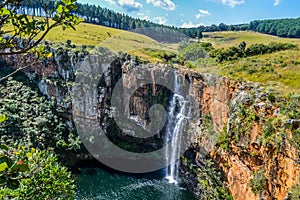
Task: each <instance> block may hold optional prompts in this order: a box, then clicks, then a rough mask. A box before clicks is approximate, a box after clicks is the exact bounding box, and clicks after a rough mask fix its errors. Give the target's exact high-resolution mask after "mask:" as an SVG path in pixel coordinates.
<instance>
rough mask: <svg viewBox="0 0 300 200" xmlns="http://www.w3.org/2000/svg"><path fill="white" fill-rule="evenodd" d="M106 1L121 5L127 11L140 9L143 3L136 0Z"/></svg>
mask: <svg viewBox="0 0 300 200" xmlns="http://www.w3.org/2000/svg"><path fill="white" fill-rule="evenodd" d="M105 1H106V2H108V3H110V4H112V5H116V4H118V6H120V7H121V8H123V9H124V10H125V11H127V12H131V11H139V10H140V9H141V8H142V7H143V5H142V4H141V3H140V2H136V1H135V0H105Z"/></svg>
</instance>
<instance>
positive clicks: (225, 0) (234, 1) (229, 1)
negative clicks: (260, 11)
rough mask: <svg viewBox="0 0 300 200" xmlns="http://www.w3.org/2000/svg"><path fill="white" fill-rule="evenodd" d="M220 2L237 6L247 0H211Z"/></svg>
mask: <svg viewBox="0 0 300 200" xmlns="http://www.w3.org/2000/svg"><path fill="white" fill-rule="evenodd" d="M211 1H215V2H218V3H222V4H224V5H227V6H231V7H233V8H234V7H235V6H236V5H240V4H244V3H245V0H211Z"/></svg>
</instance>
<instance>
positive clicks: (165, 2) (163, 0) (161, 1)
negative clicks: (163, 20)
mask: <svg viewBox="0 0 300 200" xmlns="http://www.w3.org/2000/svg"><path fill="white" fill-rule="evenodd" d="M147 3H148V4H149V3H152V4H153V5H154V6H155V7H160V8H163V9H165V10H175V8H176V5H175V4H174V3H173V2H172V1H171V0H147Z"/></svg>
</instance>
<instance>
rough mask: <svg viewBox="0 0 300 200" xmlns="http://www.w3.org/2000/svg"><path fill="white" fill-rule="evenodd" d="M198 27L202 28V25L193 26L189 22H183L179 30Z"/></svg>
mask: <svg viewBox="0 0 300 200" xmlns="http://www.w3.org/2000/svg"><path fill="white" fill-rule="evenodd" d="M199 26H203V24H202V23H199V24H193V22H191V21H189V22H184V23H183V24H182V25H181V26H180V27H181V28H196V27H199Z"/></svg>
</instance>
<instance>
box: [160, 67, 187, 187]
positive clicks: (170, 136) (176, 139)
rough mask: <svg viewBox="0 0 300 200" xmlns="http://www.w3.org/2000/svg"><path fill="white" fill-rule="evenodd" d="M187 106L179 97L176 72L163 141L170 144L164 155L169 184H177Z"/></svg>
mask: <svg viewBox="0 0 300 200" xmlns="http://www.w3.org/2000/svg"><path fill="white" fill-rule="evenodd" d="M187 104H188V101H186V100H185V99H184V97H183V96H181V95H180V87H179V84H178V77H177V73H176V71H174V94H173V96H172V99H171V100H170V106H169V110H168V118H167V120H168V121H167V125H166V140H165V143H166V144H168V143H170V145H169V148H166V154H165V159H166V163H167V164H170V165H169V166H168V167H167V169H166V179H168V181H169V183H175V184H177V183H178V173H179V164H180V163H179V160H178V158H179V156H180V150H181V149H180V147H181V137H182V131H183V129H184V121H185V119H186V117H185V114H186V112H187V109H186V107H187Z"/></svg>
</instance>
